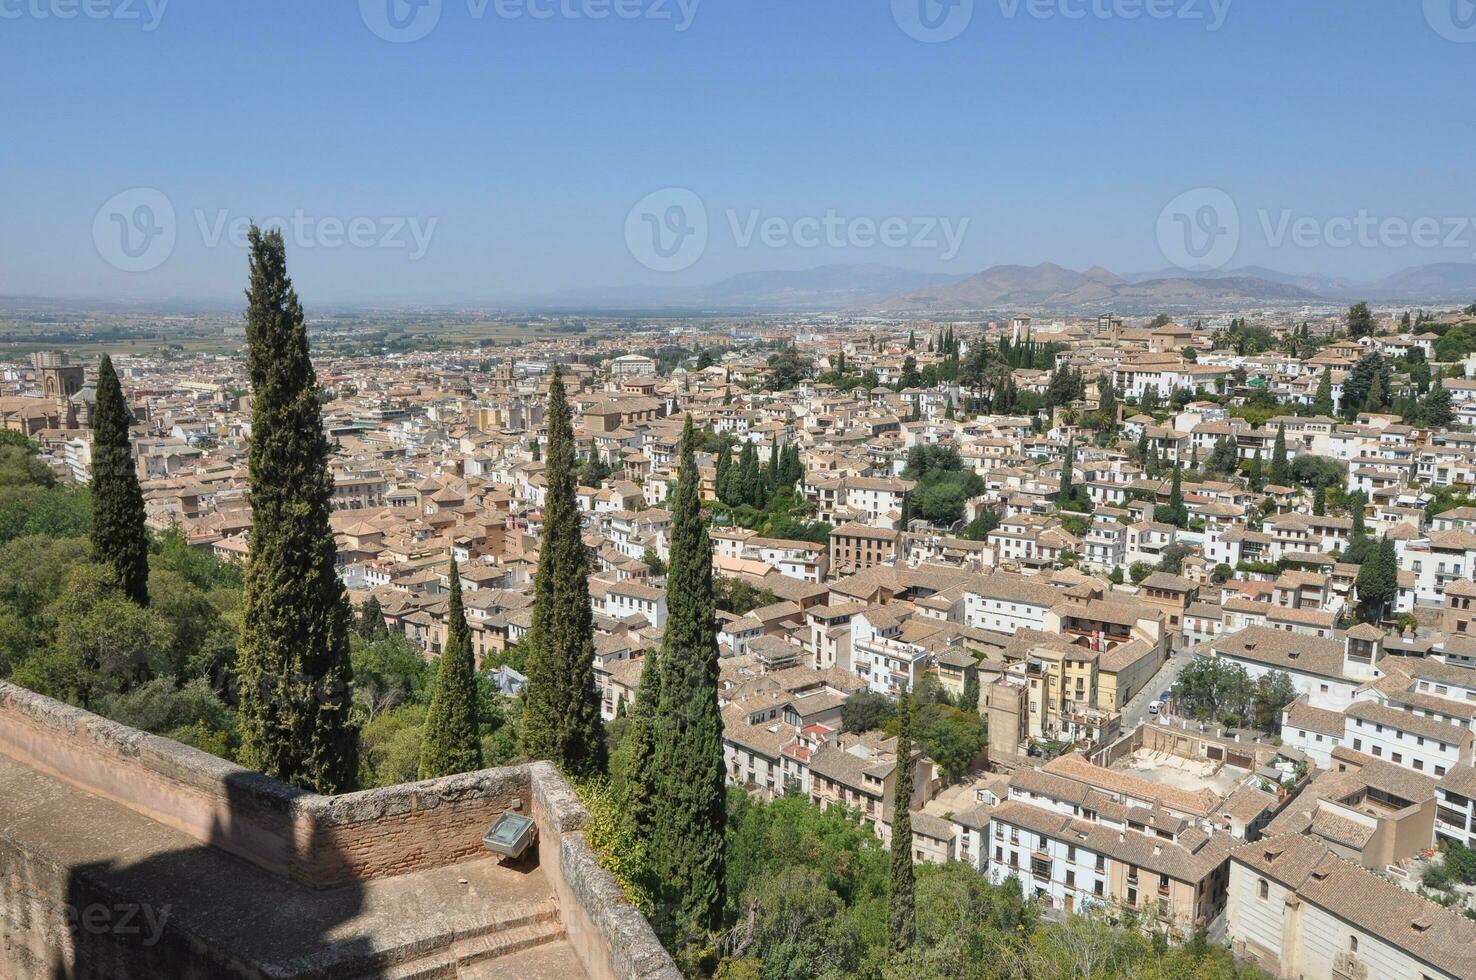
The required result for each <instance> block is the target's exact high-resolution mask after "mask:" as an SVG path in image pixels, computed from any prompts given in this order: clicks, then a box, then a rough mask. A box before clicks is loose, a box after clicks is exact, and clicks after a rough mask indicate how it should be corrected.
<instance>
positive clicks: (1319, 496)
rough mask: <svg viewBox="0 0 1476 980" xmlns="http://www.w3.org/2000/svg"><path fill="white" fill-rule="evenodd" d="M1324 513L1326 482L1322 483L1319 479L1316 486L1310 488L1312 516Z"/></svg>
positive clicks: (1325, 509) (1325, 506)
mask: <svg viewBox="0 0 1476 980" xmlns="http://www.w3.org/2000/svg"><path fill="white" fill-rule="evenodd" d="M1326 513H1327V484H1326V483H1323V482H1322V481H1321V480H1318V481H1317V486H1316V487H1314V488H1313V490H1312V515H1313V516H1314V517H1322V516H1323V515H1324V514H1326Z"/></svg>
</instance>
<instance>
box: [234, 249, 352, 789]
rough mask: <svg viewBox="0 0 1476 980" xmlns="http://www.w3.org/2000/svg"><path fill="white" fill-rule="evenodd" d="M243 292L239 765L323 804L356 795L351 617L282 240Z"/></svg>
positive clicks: (323, 444) (257, 256) (329, 479)
mask: <svg viewBox="0 0 1476 980" xmlns="http://www.w3.org/2000/svg"><path fill="white" fill-rule="evenodd" d="M250 242H251V259H250V267H251V283H250V287H249V288H248V289H247V291H246V298H247V308H246V371H247V374H248V376H249V377H250V380H251V387H252V404H251V446H250V450H249V453H248V456H247V466H248V469H249V472H250V478H251V493H250V496H251V512H252V517H253V521H254V523H253V525H252V528H251V544H250V560H249V561H248V563H247V566H246V587H245V608H244V612H243V616H242V627H241V644H240V653H239V655H238V657H237V662H236V678H237V681H238V683H239V685H240V715H241V761H242V762H243V763H244V764H245V765H247V766H250V767H252V768H254V769H258V770H260V771H261V772H263V773H266V774H267V775H268V776H272V777H274V778H276V779H281V780H285V781H286V782H290V783H293V784H295V785H297V786H301V787H303V788H305V789H310V790H315V791H316V792H319V793H329V794H332V793H340V792H343V791H345V790H349V789H352V788H353V784H354V777H355V773H356V770H357V768H358V754H359V752H358V749H359V737H358V736H359V733H358V731H357V729H356V728H355V727H354V726H353V725H351V724H350V722H349V710H350V707H351V705H352V703H353V698H352V690H351V687H352V684H353V668H352V667H351V666H350V663H349V643H348V629H349V618H350V615H351V613H350V610H349V604H348V600H347V599H346V598H345V597H344V593H343V585H342V584H341V583H340V582H339V580H338V572H337V569H336V568H335V567H334V558H335V556H336V554H337V547H336V546H335V544H334V541H333V530H332V528H330V527H329V525H328V512H329V501H330V499H331V498H332V496H333V476H332V474H331V473H329V472H328V453H329V446H328V440H327V439H326V438H325V437H324V435H323V421H322V394H321V392H320V391H319V389H318V379H317V375H316V374H314V372H313V364H312V360H311V358H310V357H309V355H308V341H307V330H306V328H305V327H304V325H303V316H302V304H301V303H299V302H298V299H297V292H296V290H294V289H293V288H292V280H291V279H290V278H288V276H287V248H286V245H285V244H284V243H283V241H282V234H281V232H279V231H268V232H262V231H261V230H260V229H259V228H256V227H255V226H253V227H252V228H251V231H250Z"/></svg>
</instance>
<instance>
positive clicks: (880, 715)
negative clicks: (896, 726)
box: [841, 688, 897, 732]
mask: <svg viewBox="0 0 1476 980" xmlns="http://www.w3.org/2000/svg"><path fill="white" fill-rule="evenodd" d="M896 716H897V709H896V706H895V705H894V704H893V703H892V699H891V698H889V697H887V696H886V695H885V694H877V693H876V692H875V691H870V690H867V689H865V688H862V689H861V690H859V691H855V692H852V693H851V694H850V695H849V696H848V697H847V698H846V700H845V703H843V704H842V705H841V727H842V728H843V729H845V730H846V731H848V732H869V731H875V730H878V729H881V728H885V727H886V726H887V725H888V724H889V723H890V722H891V721H892V719H894V718H895V717H896Z"/></svg>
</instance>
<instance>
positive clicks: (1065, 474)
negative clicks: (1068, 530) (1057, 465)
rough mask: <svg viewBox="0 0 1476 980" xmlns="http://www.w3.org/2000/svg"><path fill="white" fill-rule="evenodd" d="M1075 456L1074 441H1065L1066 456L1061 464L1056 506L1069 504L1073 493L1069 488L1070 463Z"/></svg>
mask: <svg viewBox="0 0 1476 980" xmlns="http://www.w3.org/2000/svg"><path fill="white" fill-rule="evenodd" d="M1075 455H1076V440H1074V439H1068V440H1066V455H1065V457H1064V458H1063V460H1062V462H1061V495H1060V501H1059V504H1058V506H1061V507H1064V506H1066V505H1068V504H1070V502H1071V500H1072V497H1073V494H1074V491H1073V490H1072V488H1071V462H1072V459H1073V457H1074V456H1075Z"/></svg>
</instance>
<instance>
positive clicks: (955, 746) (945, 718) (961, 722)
mask: <svg viewBox="0 0 1476 980" xmlns="http://www.w3.org/2000/svg"><path fill="white" fill-rule="evenodd" d="M978 695H979V688H978V681H977V680H976V681H975V686H974V698H975V700H974V703H975V704H978ZM914 714H915V715H916V718H915V720H914V726H913V727H914V728H915V730H916V735H917V744H918V746H919V747H920V748H921V749H922V751H923V754H924V755H926V756H927V757H928V758H929V759H932V760H933V761H934V762H936V763H937V764H938V765H940V766H942V767H943V772H944V775H945V776H946V777H947V778H948V780H949V782H958V781H959V780H960V779H962V778H963V777H964V776H966V775H968V773H969V771H970V770H971V768H972V765H973V762H974V760H975V759H977V758H978V757H979V754H980V753H981V752H983V751H984V749H985V747H986V746H988V744H989V735H988V732H987V731H986V730H985V727H984V719H983V718H981V717H980V715H979V711H978V709H977V708H975V709H974V710H972V711H967V710H961V709H959V708H955V707H954V706H953V705H951V704H925V705H923V706H922V707H919V708H917V709H916V710H915V711H914ZM899 758H900V757H899Z"/></svg>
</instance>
